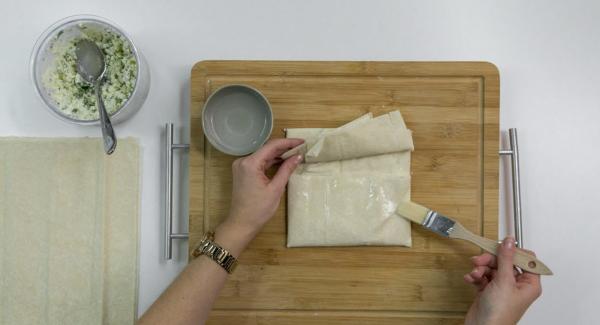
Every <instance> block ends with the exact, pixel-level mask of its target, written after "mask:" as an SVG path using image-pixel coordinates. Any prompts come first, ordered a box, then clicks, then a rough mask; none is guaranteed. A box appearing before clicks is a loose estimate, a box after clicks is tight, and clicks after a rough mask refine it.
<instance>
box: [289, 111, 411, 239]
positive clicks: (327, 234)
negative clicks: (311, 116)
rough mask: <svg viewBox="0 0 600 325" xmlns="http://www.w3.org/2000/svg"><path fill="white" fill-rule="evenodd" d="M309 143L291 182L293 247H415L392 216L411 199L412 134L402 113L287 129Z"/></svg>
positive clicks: (403, 225)
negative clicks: (330, 126) (330, 125)
mask: <svg viewBox="0 0 600 325" xmlns="http://www.w3.org/2000/svg"><path fill="white" fill-rule="evenodd" d="M287 137H288V138H301V139H304V140H305V141H306V146H305V147H304V148H303V153H304V155H305V161H306V162H305V163H303V164H301V165H300V166H299V167H298V168H297V169H296V171H295V172H294V174H293V175H292V177H291V178H290V181H289V184H288V241H287V245H288V247H301V246H358V245H402V246H409V247H410V246H411V235H410V223H409V222H408V221H406V220H405V219H403V218H400V217H398V216H397V215H395V214H394V211H395V210H396V207H397V205H398V202H400V201H405V200H410V152H411V150H413V143H412V136H411V132H410V130H408V129H407V128H406V125H405V124H404V121H403V119H402V116H401V115H400V112H399V111H394V112H391V113H388V114H384V115H381V116H378V117H376V118H373V116H372V115H371V114H367V115H364V116H362V117H360V118H358V119H356V120H354V121H352V122H350V123H348V124H345V125H344V126H341V127H339V128H336V129H288V130H287Z"/></svg>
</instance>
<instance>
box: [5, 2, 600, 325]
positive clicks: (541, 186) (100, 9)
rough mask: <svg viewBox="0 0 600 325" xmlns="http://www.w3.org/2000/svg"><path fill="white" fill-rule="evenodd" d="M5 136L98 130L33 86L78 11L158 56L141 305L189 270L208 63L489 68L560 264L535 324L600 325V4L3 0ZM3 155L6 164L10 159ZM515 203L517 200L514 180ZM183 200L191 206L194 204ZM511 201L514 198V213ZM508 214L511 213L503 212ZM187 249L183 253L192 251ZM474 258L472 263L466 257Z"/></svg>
mask: <svg viewBox="0 0 600 325" xmlns="http://www.w3.org/2000/svg"><path fill="white" fill-rule="evenodd" d="M0 4H1V7H0V8H1V9H0V49H1V52H0V136H7V135H20V136H70V137H76V136H96V135H98V134H99V131H98V130H97V129H94V128H87V127H77V126H71V125H68V124H64V123H63V122H61V121H58V120H57V119H55V118H54V117H53V116H51V115H50V114H49V113H46V112H45V108H44V107H43V106H42V104H41V103H40V101H39V99H38V98H36V95H35V93H34V91H33V89H32V85H31V81H30V80H29V75H28V73H29V71H28V63H29V54H30V51H31V48H32V46H33V44H34V42H35V39H36V38H37V36H38V35H39V34H40V33H41V32H42V31H43V30H44V29H45V28H46V27H48V26H49V25H50V24H52V23H53V22H55V21H57V20H59V19H61V18H63V17H65V16H69V15H72V14H79V13H92V14H97V15H100V16H104V17H106V18H108V19H111V20H113V21H115V22H117V23H118V24H119V25H121V26H122V27H124V28H125V29H126V30H127V31H128V32H129V34H131V35H132V36H133V38H134V41H135V42H136V43H137V45H138V47H139V48H140V49H141V51H142V52H143V53H144V55H145V56H146V58H147V60H148V62H149V64H150V69H151V74H152V85H151V88H150V94H149V97H148V100H147V102H146V104H145V106H144V107H143V108H142V110H141V111H140V112H139V113H138V114H137V115H135V116H134V117H133V119H131V120H130V121H128V122H125V123H123V124H120V125H118V126H117V127H116V132H117V134H118V135H120V136H126V135H131V136H135V137H139V138H140V139H141V144H142V146H143V191H142V210H141V230H142V232H141V257H140V299H139V311H140V313H141V312H143V311H144V310H146V309H147V308H148V306H149V305H150V304H151V303H152V302H153V301H154V299H155V298H156V297H157V296H158V295H159V294H160V293H161V291H162V290H163V289H164V288H165V287H166V286H167V285H168V284H169V282H170V281H171V280H172V279H173V277H174V276H175V275H176V274H177V273H178V271H179V270H180V269H181V268H182V267H183V265H184V261H183V257H182V256H184V255H185V254H183V253H182V254H181V255H180V256H179V257H178V260H177V261H175V262H170V263H165V262H163V261H162V260H161V256H162V253H161V249H160V248H161V245H162V241H161V238H162V237H161V233H162V232H161V230H162V221H161V220H162V219H161V218H162V213H161V211H162V203H161V199H162V196H161V193H162V192H161V187H160V186H162V181H161V177H162V170H163V169H162V168H163V167H164V166H162V163H161V150H160V149H161V148H162V146H160V145H161V139H162V133H161V130H162V126H163V124H164V123H165V122H167V121H173V122H175V123H176V125H178V126H186V127H187V118H188V117H187V102H188V98H187V97H188V93H189V91H188V78H189V74H190V68H191V67H192V65H193V64H194V62H197V61H200V60H205V59H282V60H292V59H309V60H485V61H491V62H493V63H495V64H496V65H497V66H498V68H499V70H500V76H501V101H500V102H501V110H500V112H501V128H502V129H507V128H509V127H517V128H518V129H519V135H520V148H521V159H522V161H521V167H522V186H523V193H522V194H523V209H524V210H523V215H524V224H525V225H524V229H525V236H526V237H525V243H526V246H527V247H528V248H531V249H533V250H535V251H536V252H537V253H538V255H539V256H540V257H542V259H543V260H544V261H545V262H546V263H547V264H548V265H550V266H551V267H552V269H553V270H554V272H555V274H556V275H555V276H553V277H548V278H544V281H543V284H544V294H543V296H542V298H541V299H540V300H539V301H537V302H536V303H535V304H534V305H533V307H532V308H531V309H530V310H529V312H528V313H527V315H526V316H525V318H524V319H523V322H522V324H595V323H597V316H596V310H595V309H596V308H597V305H598V302H599V301H600V290H599V289H600V277H598V276H597V275H596V274H595V273H596V272H595V271H596V270H598V269H599V268H600V262H599V261H598V259H597V258H596V256H598V253H597V247H598V246H599V244H600V238H599V237H598V234H599V230H600V227H599V225H600V219H599V217H600V216H599V215H598V209H597V204H598V201H600V176H599V169H600V154H599V153H598V147H599V140H600V127H599V125H600V82H599V81H600V38H599V37H598V32H599V31H600V5H599V3H598V2H594V1H573V0H569V1H531V0H529V1H427V0H425V1H347V0H346V1H343V0H340V1H323V0H321V1H307V0H304V1H295V2H294V1H282V0H272V1H200V0H189V1H176V0H173V1H166V0H165V1H158V0H155V1H150V0H146V1H142V0H139V1H122V0H103V1H99V0H96V1H84V0H76V1H75V0H53V1H37V2H36V1H31V0H16V1H15V0H8V1H7V0H1V2H0ZM0 159H1V157H0ZM502 177H503V178H502V181H501V183H502V186H503V189H502V191H501V192H502V193H503V195H502V197H505V195H504V194H507V193H509V191H508V189H507V188H506V187H505V186H504V184H506V183H507V182H506V180H505V178H504V176H502ZM181 200H184V201H185V200H186V199H185V198H182V199H181ZM504 206H505V203H504V200H503V199H501V207H503V209H502V210H503V211H510V210H509V209H504ZM501 217H502V218H506V216H505V215H504V213H502V216H501ZM184 246H185V245H182V246H181V247H184ZM465 262H467V261H465Z"/></svg>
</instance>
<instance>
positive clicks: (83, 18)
mask: <svg viewBox="0 0 600 325" xmlns="http://www.w3.org/2000/svg"><path fill="white" fill-rule="evenodd" d="M74 22H96V23H99V24H101V25H106V26H108V27H110V28H112V29H113V30H114V31H116V32H117V33H119V34H121V36H123V37H124V38H125V40H126V41H127V42H128V43H129V46H130V47H131V50H132V52H133V54H134V56H135V62H136V63H137V71H136V78H135V86H134V87H133V91H132V92H131V94H130V95H129V97H128V98H127V100H126V101H125V102H124V103H123V105H121V107H120V108H119V109H118V110H117V111H116V112H114V113H113V114H111V115H110V118H111V119H115V118H117V117H118V116H119V114H120V113H121V112H122V111H123V110H124V108H125V107H127V105H128V104H129V103H130V101H131V99H132V98H133V97H134V95H135V94H136V93H137V92H138V91H139V87H140V84H141V83H140V82H139V77H140V74H141V72H142V71H141V69H142V67H141V65H142V62H141V55H140V53H139V51H138V48H137V47H136V46H135V43H134V42H133V40H132V39H131V37H130V36H129V34H127V32H125V30H124V29H123V28H121V27H120V26H119V25H117V24H116V23H114V22H112V21H111V20H109V19H106V18H104V17H101V16H98V15H92V14H78V15H71V16H67V17H65V18H62V19H60V20H58V21H56V22H54V23H53V24H51V25H50V26H49V27H48V28H46V29H45V30H44V31H43V32H42V33H41V34H40V36H39V37H38V38H37V40H36V42H35V44H34V46H33V49H32V51H31V56H30V59H29V70H30V71H29V72H30V78H31V81H32V83H33V88H34V89H35V92H36V94H37V95H38V97H39V98H40V100H41V101H42V103H44V104H45V106H46V108H47V109H48V111H50V112H51V113H52V115H54V116H55V117H57V118H58V119H60V120H62V121H65V122H69V123H73V124H79V125H97V124H99V122H100V118H98V119H95V120H78V119H75V118H72V117H70V116H68V115H65V114H63V113H61V112H60V111H59V110H58V109H57V108H55V107H54V105H52V103H49V102H48V101H47V100H46V98H44V95H43V94H42V90H41V89H40V87H43V86H42V85H40V84H38V82H41V81H40V80H38V78H37V77H36V68H37V65H38V55H39V53H40V52H41V51H42V45H43V44H44V43H45V42H46V41H47V40H48V38H49V37H52V36H53V35H55V34H56V33H58V32H59V31H60V29H61V28H63V27H64V26H65V25H67V24H70V23H74Z"/></svg>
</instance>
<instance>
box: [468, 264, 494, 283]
mask: <svg viewBox="0 0 600 325" xmlns="http://www.w3.org/2000/svg"><path fill="white" fill-rule="evenodd" d="M491 272H492V269H491V268H490V267H488V266H484V265H480V266H476V267H475V268H474V269H473V271H471V273H470V275H471V277H472V278H473V279H475V280H479V279H482V278H485V277H486V276H488V275H490V274H491Z"/></svg>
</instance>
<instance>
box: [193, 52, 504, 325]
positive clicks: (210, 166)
mask: <svg viewBox="0 0 600 325" xmlns="http://www.w3.org/2000/svg"><path fill="white" fill-rule="evenodd" d="M233 83H243V84H248V85H251V86H253V87H255V88H257V89H258V90H260V91H261V92H263V94H264V95H265V96H266V97H267V98H268V99H269V101H270V103H271V105H272V107H273V111H274V116H275V125H274V129H273V135H272V137H274V138H278V137H283V136H284V134H283V129H284V128H292V127H317V128H322V127H337V126H340V125H342V124H344V123H346V122H348V121H351V120H353V119H355V118H357V117H359V116H360V115H363V114H365V113H367V112H373V113H374V114H375V115H380V114H383V113H387V112H389V111H392V110H396V109H399V110H400V111H401V112H402V115H403V117H404V119H405V120H406V123H407V126H408V127H409V128H410V129H411V130H413V140H414V144H415V151H414V153H413V155H412V157H413V159H412V163H411V169H412V174H413V176H412V199H413V200H414V201H416V202H419V203H421V204H423V205H425V206H428V207H430V208H432V209H435V210H436V211H440V212H441V213H446V214H448V215H452V216H456V218H457V220H458V221H460V223H461V224H462V225H464V226H465V227H466V228H467V229H469V230H470V231H472V232H474V233H476V234H479V235H482V236H485V237H488V238H493V239H496V238H497V232H498V145H499V128H498V118H499V76H498V71H497V69H496V67H495V66H494V65H492V64H490V63H485V62H290V61H204V62H199V63H198V64H196V65H195V66H194V67H193V69H192V75H191V106H190V109H191V146H190V191H189V193H190V203H189V207H190V216H189V218H190V220H189V226H190V245H192V246H193V245H195V244H196V243H197V242H198V241H199V240H200V239H201V237H202V234H203V233H204V231H206V230H209V229H214V227H215V226H216V225H217V224H218V223H219V221H220V220H221V219H222V218H224V217H225V216H226V214H227V212H228V209H229V201H230V192H231V162H232V161H233V160H234V157H230V156H227V155H225V154H222V153H220V152H218V151H216V150H215V149H214V148H212V147H211V146H210V144H208V142H206V141H205V139H204V137H203V134H202V125H201V112H202V107H203V105H204V101H205V100H206V98H207V97H208V95H210V93H211V92H212V91H214V90H215V89H216V88H218V87H219V86H222V85H225V84H233ZM284 197H285V195H284ZM285 211H286V202H285V200H284V201H283V202H282V203H281V205H280V206H279V208H278V210H277V213H276V215H275V216H274V217H273V219H272V220H271V221H270V222H269V223H268V224H267V225H266V226H265V228H264V230H263V231H262V233H261V234H260V235H259V236H258V237H257V238H256V239H255V240H254V241H253V242H252V243H251V245H250V247H249V248H248V249H247V250H246V252H244V253H243V254H242V256H241V257H240V266H239V267H238V269H237V270H236V272H235V273H234V274H233V275H232V276H231V277H230V279H229V281H228V282H227V284H226V287H225V289H224V290H223V292H222V294H221V297H220V298H219V299H218V300H217V302H216V305H215V310H214V312H213V313H212V316H211V319H210V321H209V323H210V324H267V323H268V324H269V325H273V324H341V323H344V324H460V323H462V320H463V317H464V313H465V311H466V310H467V308H468V306H469V304H470V303H471V301H472V299H473V296H474V292H473V291H472V290H471V288H469V287H468V286H467V285H465V284H463V281H462V275H463V274H464V273H465V272H467V271H469V270H470V262H469V257H470V256H472V255H475V254H478V253H479V252H480V251H479V250H478V249H476V248H474V247H473V246H472V245H471V244H468V243H466V242H461V241H448V240H447V239H446V240H445V239H444V238H439V237H437V236H436V235H435V234H433V233H430V232H428V231H427V230H424V229H420V227H418V226H414V227H413V231H412V234H413V247H412V248H405V247H344V248H342V247H339V248H335V247H332V248H292V249H288V248H286V246H285V243H286V215H285Z"/></svg>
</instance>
